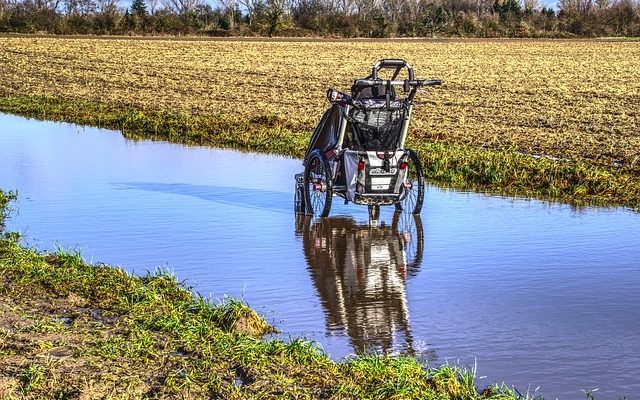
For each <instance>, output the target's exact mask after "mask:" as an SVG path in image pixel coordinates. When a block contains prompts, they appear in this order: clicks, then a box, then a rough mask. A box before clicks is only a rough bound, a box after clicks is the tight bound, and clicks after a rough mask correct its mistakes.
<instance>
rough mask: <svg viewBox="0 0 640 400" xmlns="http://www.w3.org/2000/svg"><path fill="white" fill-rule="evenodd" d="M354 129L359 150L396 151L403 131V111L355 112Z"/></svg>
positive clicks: (378, 109)
mask: <svg viewBox="0 0 640 400" xmlns="http://www.w3.org/2000/svg"><path fill="white" fill-rule="evenodd" d="M352 119H353V121H352V124H351V126H352V129H353V131H354V132H353V133H354V136H355V139H356V142H357V147H359V148H358V150H365V151H383V150H395V149H396V148H397V147H398V140H399V139H400V133H401V131H402V122H403V120H404V110H403V109H384V108H377V109H371V110H355V111H354V113H353V114H352Z"/></svg>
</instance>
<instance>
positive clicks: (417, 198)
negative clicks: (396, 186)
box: [396, 149, 424, 214]
mask: <svg viewBox="0 0 640 400" xmlns="http://www.w3.org/2000/svg"><path fill="white" fill-rule="evenodd" d="M408 151H409V157H408V158H407V162H408V163H409V165H408V166H407V175H406V177H405V179H404V182H403V189H402V190H403V193H402V194H401V195H400V196H401V198H402V200H401V201H399V202H398V203H396V211H403V212H406V213H411V214H420V211H422V203H423V201H424V171H423V170H422V163H421V162H420V158H418V155H417V154H416V153H415V151H413V150H411V149H408Z"/></svg>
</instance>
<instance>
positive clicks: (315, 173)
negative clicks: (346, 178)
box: [304, 149, 333, 218]
mask: <svg viewBox="0 0 640 400" xmlns="http://www.w3.org/2000/svg"><path fill="white" fill-rule="evenodd" d="M318 184H319V185H320V186H321V189H318V188H317V185H318ZM332 198H333V181H332V179H331V168H330V167H329V161H328V160H327V158H326V157H325V156H324V154H322V152H321V151H320V150H318V149H316V150H314V151H312V152H311V154H310V155H309V159H308V160H307V164H306V166H305V168H304V200H305V201H304V202H305V205H306V208H307V214H310V215H314V216H316V217H323V218H324V217H327V216H329V211H331V200H332Z"/></svg>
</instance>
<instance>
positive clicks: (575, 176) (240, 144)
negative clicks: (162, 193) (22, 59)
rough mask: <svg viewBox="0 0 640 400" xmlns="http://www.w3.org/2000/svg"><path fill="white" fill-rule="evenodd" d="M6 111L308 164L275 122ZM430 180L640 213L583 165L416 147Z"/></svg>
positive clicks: (616, 184) (290, 130) (634, 189)
mask: <svg viewBox="0 0 640 400" xmlns="http://www.w3.org/2000/svg"><path fill="white" fill-rule="evenodd" d="M0 111H2V112H6V113H12V114H16V115H21V116H26V117H31V118H36V119H42V120H52V121H65V122H72V123H77V124H81V125H90V126H96V127H102V128H110V129H117V130H120V131H122V132H123V134H124V135H125V137H127V138H130V139H153V140H166V141H170V142H174V143H181V144H187V145H208V146H216V147H224V148H233V149H238V150H243V151H256V152H261V153H270V154H280V155H285V156H291V157H298V158H299V157H302V156H303V154H304V152H305V150H306V148H307V144H308V141H309V137H310V135H311V129H310V128H309V127H308V126H304V125H300V124H295V123H292V122H290V121H286V120H283V119H281V118H280V117H278V116H275V115H263V116H260V117H254V118H251V119H247V118H243V117H239V116H234V115H222V114H221V115H198V114H186V113H171V112H166V111H148V110H137V109H133V108H122V107H113V106H109V105H106V104H99V103H93V102H85V101H78V100H65V99H62V98H52V97H35V96H8V97H0ZM409 146H410V147H412V148H414V150H416V151H417V152H418V154H419V155H420V157H421V159H422V162H423V166H424V168H425V175H426V177H427V179H428V180H429V181H431V182H433V183H436V184H438V185H441V186H445V187H450V188H456V189H465V190H466V189H473V190H477V191H482V192H490V193H496V194H502V195H509V196H533V197H538V198H541V199H548V200H557V201H561V202H566V203H570V204H573V205H577V206H582V205H607V206H627V207H630V208H633V209H638V208H639V207H640V179H638V178H637V177H636V176H634V175H632V174H629V173H625V172H622V171H617V170H615V169H604V168H602V167H599V166H593V165H590V164H589V163H587V162H583V161H580V160H577V161H575V160H574V161H571V160H554V159H550V158H545V157H536V156H531V155H527V154H521V153H519V152H517V151H516V150H515V149H504V150H496V149H489V148H478V147H472V146H465V145H459V144H443V143H433V142H420V141H414V142H411V141H410V142H409Z"/></svg>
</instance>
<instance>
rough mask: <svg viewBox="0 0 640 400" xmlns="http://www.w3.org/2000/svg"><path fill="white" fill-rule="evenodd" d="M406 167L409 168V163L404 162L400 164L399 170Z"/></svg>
mask: <svg viewBox="0 0 640 400" xmlns="http://www.w3.org/2000/svg"><path fill="white" fill-rule="evenodd" d="M408 166H409V163H408V162H406V161H403V162H401V163H400V169H407V167H408Z"/></svg>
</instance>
